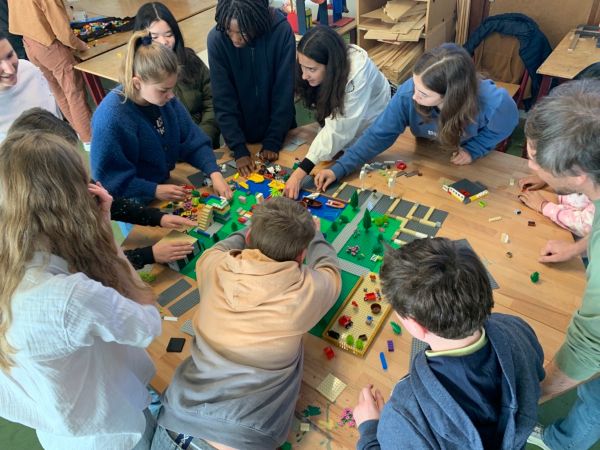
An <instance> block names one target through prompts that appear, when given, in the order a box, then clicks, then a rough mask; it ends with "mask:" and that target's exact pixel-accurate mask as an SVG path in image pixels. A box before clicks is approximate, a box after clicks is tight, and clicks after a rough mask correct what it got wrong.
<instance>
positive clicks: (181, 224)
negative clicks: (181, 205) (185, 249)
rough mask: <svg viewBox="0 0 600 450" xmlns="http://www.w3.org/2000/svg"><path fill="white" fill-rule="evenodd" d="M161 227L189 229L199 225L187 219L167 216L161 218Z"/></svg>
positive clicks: (171, 215) (172, 215)
mask: <svg viewBox="0 0 600 450" xmlns="http://www.w3.org/2000/svg"><path fill="white" fill-rule="evenodd" d="M160 226H161V227H163V228H174V229H182V228H185V229H188V228H192V227H197V226H198V224H197V223H196V222H194V221H193V220H190V219H187V218H185V217H181V216H176V215H174V214H165V215H164V216H162V217H161V218H160Z"/></svg>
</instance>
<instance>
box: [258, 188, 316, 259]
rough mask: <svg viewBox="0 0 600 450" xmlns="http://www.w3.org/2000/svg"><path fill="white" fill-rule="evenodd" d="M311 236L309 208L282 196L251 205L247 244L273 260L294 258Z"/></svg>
mask: <svg viewBox="0 0 600 450" xmlns="http://www.w3.org/2000/svg"><path fill="white" fill-rule="evenodd" d="M314 236H315V222H314V220H313V218H312V216H311V215H310V212H309V211H308V210H307V209H306V208H304V207H303V206H301V205H300V204H299V203H297V202H295V201H293V200H291V199H289V198H286V197H275V198H271V199H269V200H267V201H265V202H263V203H261V204H260V205H257V206H256V208H254V214H253V215H252V225H251V226H250V231H249V233H248V237H247V248H255V249H258V250H260V251H261V252H262V253H263V254H264V255H265V256H268V257H269V258H271V259H274V260H275V261H294V260H297V259H299V257H300V255H302V254H303V252H304V251H305V250H306V249H307V248H308V244H309V243H310V241H312V239H313V237H314Z"/></svg>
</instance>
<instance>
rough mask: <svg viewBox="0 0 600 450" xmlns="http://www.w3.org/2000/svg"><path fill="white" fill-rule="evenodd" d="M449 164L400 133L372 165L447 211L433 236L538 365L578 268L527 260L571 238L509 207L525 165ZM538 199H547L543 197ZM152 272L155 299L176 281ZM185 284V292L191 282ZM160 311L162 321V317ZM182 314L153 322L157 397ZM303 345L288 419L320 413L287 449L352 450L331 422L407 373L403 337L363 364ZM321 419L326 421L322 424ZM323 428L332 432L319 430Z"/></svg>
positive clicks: (169, 369) (496, 157) (577, 288)
mask: <svg viewBox="0 0 600 450" xmlns="http://www.w3.org/2000/svg"><path fill="white" fill-rule="evenodd" d="M316 130H317V128H316V127H315V126H314V125H309V126H305V127H302V128H299V129H298V130H294V131H293V132H291V134H299V135H301V136H302V137H304V138H306V139H307V140H308V141H310V140H311V139H312V137H313V136H314V134H315V132H316ZM254 150H257V149H256V148H255V149H254ZM307 150H308V146H307V145H303V146H301V147H300V148H299V149H298V150H296V151H295V152H281V155H280V162H281V164H283V165H284V166H288V167H291V165H292V164H293V158H294V157H295V156H297V157H301V156H303V155H304V154H305V152H306V151H307ZM449 158H450V154H449V153H448V152H444V151H442V150H440V149H439V148H438V147H437V146H436V145H435V144H432V143H428V142H426V143H423V142H421V141H416V140H415V138H414V137H413V136H412V135H411V134H410V132H406V133H404V134H403V135H402V136H400V138H399V139H398V141H397V142H396V143H395V144H394V145H393V146H392V147H391V148H390V149H388V150H387V151H386V152H385V153H382V154H381V155H379V156H378V157H377V158H376V160H378V161H386V160H395V159H403V160H404V161H405V162H407V163H408V166H409V167H408V170H413V169H418V170H420V171H421V172H422V173H423V176H421V177H419V176H414V177H411V178H406V177H400V178H397V183H396V187H395V189H394V194H395V195H396V196H402V198H404V199H406V200H410V201H413V202H414V201H417V202H420V203H422V204H424V205H428V206H435V207H436V208H439V209H442V210H445V211H447V212H449V216H448V218H447V219H446V220H445V222H444V223H443V225H442V228H441V229H440V232H439V234H438V235H439V236H444V237H448V238H452V239H463V238H466V239H468V241H469V243H470V244H471V245H472V247H473V248H474V249H475V251H476V252H477V253H478V255H479V256H480V257H481V259H482V261H483V262H484V263H485V265H486V266H487V269H488V270H489V271H490V272H491V273H492V275H493V276H494V278H495V279H496V281H497V282H498V284H499V285H500V288H499V289H496V290H494V300H495V308H494V311H497V312H502V313H509V314H514V315H517V316H520V317H522V318H524V319H525V320H526V321H527V322H528V323H529V324H530V325H531V326H532V327H533V328H534V330H535V332H536V333H537V336H538V338H539V339H540V342H541V343H542V346H543V348H544V352H545V360H546V362H547V361H549V360H550V359H551V358H552V357H553V355H554V354H555V353H556V351H557V350H558V348H559V347H560V345H561V343H562V342H563V340H564V337H565V330H566V329H567V326H568V324H569V320H570V318H571V315H572V314H573V311H575V310H576V309H577V308H578V306H579V305H580V302H581V298H582V294H583V290H584V286H585V276H584V267H583V264H582V263H581V261H579V260H574V261H570V262H566V263H560V264H555V265H543V264H540V263H538V262H537V258H538V254H539V250H540V249H541V248H542V246H543V245H544V244H545V242H546V241H547V240H549V239H562V240H572V237H571V235H570V234H569V233H568V232H566V231H565V230H563V229H561V228H560V227H558V226H557V225H555V224H554V223H553V222H551V221H550V220H549V219H547V218H545V217H543V216H541V215H540V214H537V213H535V212H533V211H531V210H529V209H527V208H526V207H524V206H523V205H521V204H520V203H519V202H518V201H517V199H516V195H517V193H518V185H517V184H516V183H515V185H514V186H510V185H509V180H510V179H511V178H513V179H514V180H515V182H516V180H518V179H519V178H520V177H522V176H525V175H527V174H529V170H528V168H527V161H526V160H525V159H522V158H519V157H516V156H512V155H508V154H505V153H500V152H492V153H491V154H490V155H488V156H486V157H485V158H483V159H481V160H478V161H477V162H475V163H474V164H472V165H470V166H460V167H457V166H452V165H451V164H450V163H449V162H448V160H449ZM224 159H228V158H224ZM196 171H197V170H196V169H193V168H191V167H190V166H186V165H181V166H180V167H178V168H177V169H176V171H175V172H176V176H175V177H174V181H175V182H180V183H184V182H187V180H186V179H185V176H187V175H189V174H191V173H195V172H196ZM441 177H444V178H451V179H456V180H458V179H461V178H468V179H470V180H473V181H482V182H484V183H485V184H486V185H487V186H488V189H489V191H490V194H489V195H488V196H487V197H485V198H484V200H485V202H487V206H486V207H484V208H482V207H481V206H479V204H478V202H474V203H472V204H469V205H464V204H462V203H459V202H458V201H457V200H455V199H453V198H452V197H450V196H449V195H448V194H447V193H445V192H444V191H443V190H442V189H441V187H440V183H439V179H440V178H441ZM348 181H350V182H351V183H353V184H355V185H359V184H358V177H357V174H353V175H352V176H351V177H349V179H348ZM366 184H367V185H368V187H370V188H376V189H378V190H379V191H380V192H384V193H387V192H388V188H387V184H386V178H385V177H383V176H381V175H380V174H379V173H378V172H377V171H374V172H371V173H370V174H369V175H368V176H367V183H366ZM547 195H548V197H549V198H550V194H547ZM516 209H520V210H521V211H522V213H521V214H519V215H517V214H515V212H514V211H515V210H516ZM494 216H501V217H502V220H500V221H497V222H489V221H488V219H489V218H490V217H494ZM528 220H534V221H535V223H536V226H535V227H530V226H528V224H527V222H528ZM502 233H508V235H509V237H510V242H509V243H508V244H504V243H502V242H501V238H500V236H501V234H502ZM164 234H165V231H164V230H161V229H155V228H144V227H135V229H134V231H133V232H132V233H131V234H130V236H129V237H128V239H127V241H126V245H127V246H128V247H132V246H133V247H135V246H140V245H150V244H152V243H154V242H156V241H157V240H158V239H159V238H160V237H161V236H162V235H164ZM508 251H510V252H512V255H513V256H512V258H508V257H507V256H506V252H508ZM534 271H537V272H539V273H540V274H541V276H540V282H539V283H537V284H533V283H532V282H531V281H530V279H529V276H530V274H531V273H532V272H534ZM153 273H155V274H156V275H157V279H156V281H155V282H153V288H154V290H155V291H156V292H157V293H159V292H161V291H163V290H164V289H165V288H167V287H168V286H170V285H171V284H173V283H174V282H175V281H176V280H178V279H179V278H181V277H182V276H181V275H180V274H178V273H175V272H173V271H171V270H170V269H168V268H165V267H163V266H160V265H158V264H156V265H155V267H154V269H153ZM188 281H190V283H191V284H192V286H195V284H194V282H193V281H192V280H188ZM165 313H166V314H167V315H168V310H167V309H165ZM192 316H193V310H191V311H188V312H187V313H186V314H184V315H183V316H182V317H180V318H179V321H178V322H167V321H165V322H163V333H162V335H161V336H159V337H158V338H157V339H155V341H154V342H153V343H152V344H151V345H150V347H149V353H150V355H151V357H152V359H153V361H154V362H155V364H156V367H157V375H156V377H155V378H154V379H153V381H152V385H153V386H154V387H155V388H156V389H157V390H159V391H163V390H164V389H165V388H166V387H167V385H168V384H169V381H170V379H171V377H172V375H173V372H174V370H175V368H176V366H177V365H178V364H179V363H180V362H181V361H183V360H184V359H185V358H186V357H188V356H189V354H190V346H191V345H192V338H190V337H189V336H188V335H186V334H184V333H182V332H181V331H180V330H179V328H180V327H181V326H182V325H183V323H184V322H185V321H186V320H188V319H191V318H192ZM390 318H391V316H390ZM389 320H390V319H389V318H388V321H389ZM173 336H176V337H184V338H185V339H186V341H187V343H186V345H185V347H184V351H183V352H182V353H166V351H165V349H166V347H167V343H168V341H169V339H170V338H171V337H173ZM388 339H393V340H394V344H395V352H394V353H387V352H386V358H387V361H388V365H389V369H388V370H387V371H386V372H384V371H383V370H382V368H381V364H380V362H379V352H380V351H385V348H386V340H388ZM304 343H305V361H304V376H303V383H302V388H301V392H300V398H299V400H298V403H297V406H296V411H297V413H298V415H299V416H300V415H301V411H303V410H304V409H305V408H306V406H307V405H309V404H310V405H316V406H319V407H320V408H321V412H322V414H321V415H320V416H316V417H312V418H311V431H310V432H308V433H305V434H301V433H300V434H298V427H299V425H298V423H296V424H295V428H294V429H293V430H292V432H291V434H290V437H289V439H288V440H289V441H290V442H291V443H292V444H293V445H294V448H296V449H311V450H312V449H316V448H321V447H323V448H330V449H353V448H355V443H356V441H357V439H358V434H357V431H356V430H355V429H351V428H348V427H347V426H344V427H339V426H337V425H334V424H337V422H338V421H339V419H340V417H341V414H342V410H343V409H344V408H345V407H353V406H354V405H355V403H356V400H357V397H358V392H359V389H360V388H362V387H363V386H365V385H366V384H368V383H372V384H374V385H375V386H376V387H378V388H380V389H381V390H382V392H383V394H384V397H385V398H386V399H387V398H389V395H390V393H391V391H392V388H393V386H394V385H395V383H396V382H397V381H398V380H399V379H400V378H401V377H402V376H403V375H404V374H406V373H407V371H408V367H409V355H410V345H411V337H410V336H409V335H408V333H407V332H406V331H405V332H403V334H402V335H401V336H399V337H398V336H395V335H393V333H392V330H391V327H390V326H388V325H387V324H386V326H385V327H384V328H383V330H382V332H381V333H380V334H379V336H378V337H377V338H376V340H375V342H374V344H373V346H372V348H371V349H370V350H369V351H368V352H367V354H366V357H365V358H364V359H362V358H360V357H356V356H354V355H351V354H348V353H346V352H344V351H342V350H339V349H337V348H334V351H335V355H336V356H335V358H334V359H333V360H331V361H328V360H327V359H326V358H325V356H324V354H323V348H324V347H325V346H326V345H328V344H326V343H325V341H323V340H321V339H319V338H317V337H315V336H312V335H310V334H307V335H306V336H305V340H304ZM328 373H333V374H334V375H335V376H336V377H338V378H340V379H341V380H342V381H343V382H345V383H346V384H347V385H348V387H347V388H346V389H345V390H344V391H343V392H342V394H341V395H340V397H339V398H338V399H337V401H336V402H335V403H333V404H332V403H330V402H329V401H327V400H326V399H325V398H324V397H323V396H322V395H321V394H319V393H318V392H317V391H316V390H315V388H316V386H318V384H319V383H320V382H321V381H322V380H323V378H324V377H325V376H326V375H327V374H328ZM328 420H330V421H331V422H329V425H328ZM328 426H331V427H332V429H331V430H328ZM298 440H300V442H298Z"/></svg>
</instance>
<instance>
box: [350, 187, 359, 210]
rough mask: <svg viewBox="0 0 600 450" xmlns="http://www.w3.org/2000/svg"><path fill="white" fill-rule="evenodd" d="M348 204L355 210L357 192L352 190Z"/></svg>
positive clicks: (356, 207)
mask: <svg viewBox="0 0 600 450" xmlns="http://www.w3.org/2000/svg"><path fill="white" fill-rule="evenodd" d="M350 206H352V209H354V210H355V211H356V209H358V193H357V191H354V192H353V193H352V197H350Z"/></svg>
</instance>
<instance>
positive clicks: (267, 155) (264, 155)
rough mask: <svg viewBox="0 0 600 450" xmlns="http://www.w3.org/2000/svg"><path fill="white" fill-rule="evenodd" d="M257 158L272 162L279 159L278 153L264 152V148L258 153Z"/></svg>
mask: <svg viewBox="0 0 600 450" xmlns="http://www.w3.org/2000/svg"><path fill="white" fill-rule="evenodd" d="M258 156H259V157H260V159H262V160H263V161H269V162H273V161H276V160H277V158H279V153H277V152H272V151H271V150H265V149H264V148H263V149H262V150H261V151H260V152H259V153H258Z"/></svg>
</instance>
